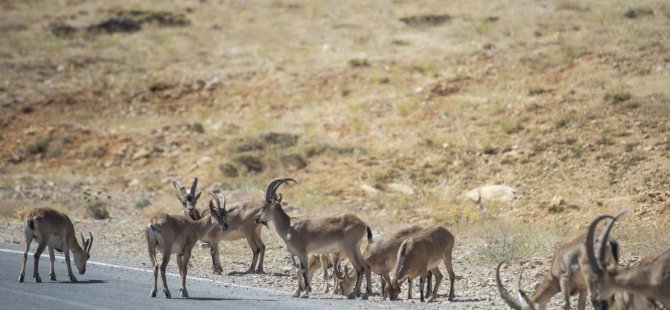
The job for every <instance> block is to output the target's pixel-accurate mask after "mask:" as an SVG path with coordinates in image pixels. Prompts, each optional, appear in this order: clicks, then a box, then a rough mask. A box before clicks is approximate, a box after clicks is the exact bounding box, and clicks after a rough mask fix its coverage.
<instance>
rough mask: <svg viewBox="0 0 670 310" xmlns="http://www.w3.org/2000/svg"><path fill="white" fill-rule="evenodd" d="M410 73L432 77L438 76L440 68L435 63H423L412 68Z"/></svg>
mask: <svg viewBox="0 0 670 310" xmlns="http://www.w3.org/2000/svg"><path fill="white" fill-rule="evenodd" d="M411 71H412V72H417V73H420V74H421V75H425V76H432V77H439V76H440V67H439V66H438V65H437V64H436V63H425V64H421V65H417V66H413V67H412V69H411Z"/></svg>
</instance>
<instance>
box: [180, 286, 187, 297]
mask: <svg viewBox="0 0 670 310" xmlns="http://www.w3.org/2000/svg"><path fill="white" fill-rule="evenodd" d="M179 291H181V297H185V298H188V291H187V290H186V289H185V288H184V289H179Z"/></svg>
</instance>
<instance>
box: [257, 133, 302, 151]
mask: <svg viewBox="0 0 670 310" xmlns="http://www.w3.org/2000/svg"><path fill="white" fill-rule="evenodd" d="M299 137H300V136H298V135H294V134H290V133H281V132H270V133H266V134H264V135H262V136H261V140H263V141H264V142H265V143H268V144H273V145H276V146H279V147H282V148H287V147H291V146H294V145H296V144H297V143H298V138H299Z"/></svg>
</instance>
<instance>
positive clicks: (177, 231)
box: [145, 193, 228, 298]
mask: <svg viewBox="0 0 670 310" xmlns="http://www.w3.org/2000/svg"><path fill="white" fill-rule="evenodd" d="M210 194H211V195H212V197H214V201H216V207H214V203H213V202H212V201H211V200H210V202H209V214H208V215H206V216H204V217H203V218H201V219H200V220H197V221H194V220H191V218H189V217H186V216H182V215H168V214H159V215H157V216H154V217H153V218H151V220H150V223H149V225H147V227H146V229H145V235H146V238H147V246H148V249H149V257H150V258H151V264H152V267H153V269H154V278H153V284H152V287H151V297H156V285H157V283H156V282H157V281H158V268H159V266H158V263H157V260H156V249H158V250H159V251H160V252H161V253H162V255H163V257H162V258H163V261H162V262H161V264H160V271H161V279H162V280H163V292H164V293H165V297H166V298H171V297H172V295H171V294H170V290H169V289H168V286H167V280H166V279H165V270H166V268H167V265H168V262H170V255H171V254H177V266H178V267H179V275H180V277H181V288H180V291H181V296H182V297H188V291H187V290H186V271H187V268H188V261H189V259H190V258H191V250H192V249H193V246H194V245H195V243H196V242H197V241H198V240H199V239H202V237H203V236H204V235H206V234H207V233H209V232H210V231H211V230H214V229H217V230H226V229H228V221H227V219H226V217H227V214H226V199H225V197H224V196H223V195H221V200H223V206H222V205H221V201H220V200H219V197H218V196H217V195H215V194H214V193H210ZM212 218H213V219H214V221H212Z"/></svg>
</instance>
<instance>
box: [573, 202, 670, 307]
mask: <svg viewBox="0 0 670 310" xmlns="http://www.w3.org/2000/svg"><path fill="white" fill-rule="evenodd" d="M624 212H625V211H624ZM621 214H623V212H620V213H619V214H617V215H615V216H614V217H612V216H609V215H601V216H598V217H597V218H596V219H595V220H593V222H592V223H591V225H590V226H589V230H588V233H587V236H586V244H587V245H586V248H587V257H588V265H589V267H590V269H591V271H592V272H593V274H594V277H593V278H592V279H591V281H592V283H593V287H592V289H591V294H592V297H591V298H592V300H593V301H594V304H596V303H597V304H599V305H600V306H601V307H600V309H607V308H608V303H607V301H608V300H609V299H610V298H611V297H612V296H613V295H614V294H615V293H617V292H629V293H635V294H639V295H642V296H646V297H647V298H650V299H652V300H654V301H656V302H658V303H660V304H661V305H663V307H665V308H666V309H670V250H668V251H665V252H664V253H663V254H661V255H659V256H657V257H656V258H654V259H651V260H650V261H648V262H646V263H643V264H640V265H638V266H636V267H632V268H629V269H624V268H619V267H617V266H614V267H611V266H609V265H608V264H607V262H606V260H605V259H603V258H604V257H605V253H606V252H607V248H606V246H605V245H604V244H602V242H600V243H596V242H595V240H594V238H595V228H596V226H597V225H598V222H600V221H602V220H604V219H607V218H612V220H611V222H610V223H609V225H607V227H606V228H605V230H604V231H603V232H602V235H601V237H600V238H599V239H600V240H603V239H607V237H608V235H609V232H610V230H611V229H612V225H613V224H614V222H616V220H617V219H618V218H619V216H621ZM596 244H597V246H596ZM596 247H597V249H598V252H597V253H596V252H595V249H596Z"/></svg>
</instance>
